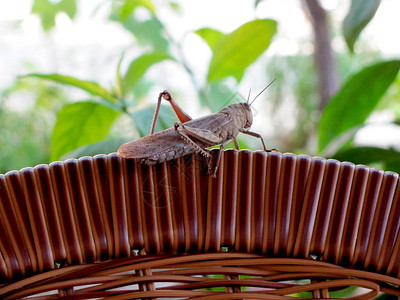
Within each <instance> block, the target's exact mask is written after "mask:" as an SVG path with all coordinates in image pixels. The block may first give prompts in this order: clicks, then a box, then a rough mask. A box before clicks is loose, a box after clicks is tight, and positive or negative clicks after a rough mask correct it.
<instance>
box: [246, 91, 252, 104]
mask: <svg viewBox="0 0 400 300" xmlns="http://www.w3.org/2000/svg"><path fill="white" fill-rule="evenodd" d="M250 94H251V88H250V90H249V95H248V96H247V101H246V103H247V104H249V101H250Z"/></svg>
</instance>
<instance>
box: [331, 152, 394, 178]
mask: <svg viewBox="0 0 400 300" xmlns="http://www.w3.org/2000/svg"><path fill="white" fill-rule="evenodd" d="M333 158H335V159H337V160H340V161H350V162H353V163H355V164H363V165H371V164H374V163H381V164H382V167H383V168H384V169H385V170H390V171H394V172H398V173H400V152H398V151H396V150H394V149H382V148H378V147H355V148H349V149H344V150H340V151H338V152H337V153H335V155H334V156H333Z"/></svg>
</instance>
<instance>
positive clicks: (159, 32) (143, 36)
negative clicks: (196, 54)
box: [110, 5, 169, 53]
mask: <svg viewBox="0 0 400 300" xmlns="http://www.w3.org/2000/svg"><path fill="white" fill-rule="evenodd" d="M133 11H134V10H132V11H131V12H129V13H127V12H126V13H124V14H123V15H122V12H121V7H119V6H116V5H114V6H113V8H112V12H111V15H110V19H111V20H113V21H115V22H118V23H122V25H123V26H124V28H125V29H126V30H128V31H129V32H130V33H132V34H133V35H134V36H135V38H136V40H137V42H138V43H139V44H141V45H144V46H151V47H152V50H153V51H155V52H164V53H166V52H168V48H169V41H168V39H167V38H166V37H165V34H164V26H163V24H162V23H161V22H160V20H159V19H158V18H157V17H156V15H155V14H151V15H150V16H149V18H146V19H145V20H143V17H140V16H139V17H138V16H136V15H135V14H133V13H132V12H133Z"/></svg>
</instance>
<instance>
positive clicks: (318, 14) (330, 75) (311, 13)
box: [303, 0, 339, 111]
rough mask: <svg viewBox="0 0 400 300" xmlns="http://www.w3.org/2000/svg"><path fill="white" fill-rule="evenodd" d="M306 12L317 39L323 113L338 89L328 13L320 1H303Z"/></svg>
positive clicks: (317, 65) (316, 61)
mask: <svg viewBox="0 0 400 300" xmlns="http://www.w3.org/2000/svg"><path fill="white" fill-rule="evenodd" d="M303 3H304V6H303V7H304V11H305V14H306V15H307V17H308V18H309V20H310V22H311V24H312V27H313V30H314V39H315V44H314V47H315V52H314V58H315V64H316V69H317V73H318V92H319V97H320V110H321V111H322V110H323V109H324V107H325V106H326V104H327V103H328V101H329V99H330V98H331V96H332V95H333V94H334V93H335V92H336V90H337V88H338V85H339V84H338V75H337V68H336V63H335V57H334V53H333V49H332V45H331V33H330V28H329V20H328V15H327V13H326V11H325V10H324V9H323V8H322V7H321V5H320V4H319V2H318V0H303Z"/></svg>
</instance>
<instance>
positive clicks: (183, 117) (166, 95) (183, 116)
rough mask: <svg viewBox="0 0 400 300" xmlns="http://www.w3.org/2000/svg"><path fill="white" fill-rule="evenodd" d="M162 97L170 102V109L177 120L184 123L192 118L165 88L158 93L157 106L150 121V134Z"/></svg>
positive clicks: (152, 130)
mask: <svg viewBox="0 0 400 300" xmlns="http://www.w3.org/2000/svg"><path fill="white" fill-rule="evenodd" d="M162 99H164V100H167V101H168V102H169V103H170V104H171V106H172V109H173V110H174V111H175V114H176V116H177V117H178V119H179V121H181V122H182V123H185V122H187V121H190V120H192V118H191V117H190V116H189V115H188V114H187V113H185V112H184V111H183V109H182V108H181V107H180V106H179V105H178V104H177V103H176V102H175V101H174V99H173V98H172V96H171V94H170V93H169V92H168V91H166V90H165V91H163V92H162V93H160V94H159V95H158V101H157V107H156V110H155V111H154V116H153V120H152V121H151V127H150V134H153V133H154V128H155V127H156V123H157V119H158V113H159V112H160V107H161V100H162Z"/></svg>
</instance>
